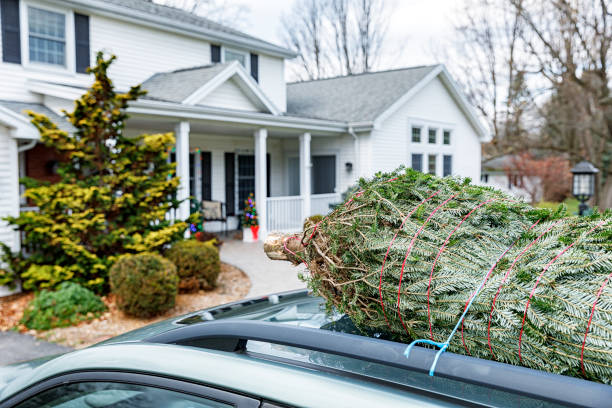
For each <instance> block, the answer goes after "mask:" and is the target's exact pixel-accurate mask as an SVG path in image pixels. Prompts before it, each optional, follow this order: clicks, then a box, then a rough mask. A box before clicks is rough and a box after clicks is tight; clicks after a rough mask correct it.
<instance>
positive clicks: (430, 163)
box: [427, 154, 436, 175]
mask: <svg viewBox="0 0 612 408" xmlns="http://www.w3.org/2000/svg"><path fill="white" fill-rule="evenodd" d="M427 172H428V173H429V174H434V175H435V174H436V155H435V154H430V155H428V157H427Z"/></svg>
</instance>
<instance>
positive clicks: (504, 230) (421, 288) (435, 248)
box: [283, 169, 612, 384]
mask: <svg viewBox="0 0 612 408" xmlns="http://www.w3.org/2000/svg"><path fill="white" fill-rule="evenodd" d="M316 221H318V222H316ZM316 221H315V222H307V223H306V225H305V229H304V232H303V235H302V236H300V237H296V238H295V239H293V242H292V243H291V242H288V241H287V240H286V239H285V242H284V243H283V246H284V249H283V251H285V252H286V253H289V255H288V258H289V259H291V260H292V261H294V262H295V263H298V262H301V261H302V260H303V261H304V262H305V263H306V264H307V267H308V269H309V271H310V274H309V276H308V278H307V279H308V284H309V286H310V287H311V288H312V289H313V291H314V292H315V293H316V294H317V295H320V296H322V297H323V298H325V299H326V301H327V304H328V306H330V307H331V306H333V307H334V308H336V309H337V310H339V311H340V312H343V313H346V314H347V315H348V316H349V317H350V318H351V319H352V321H353V322H354V323H355V325H356V326H357V327H358V328H360V329H361V330H363V331H367V332H369V333H372V331H375V332H379V333H385V334H386V335H387V336H388V337H391V338H393V339H394V340H397V341H402V342H405V343H409V342H411V341H413V340H415V339H431V340H435V341H445V340H446V338H447V337H448V336H449V334H450V332H451V331H452V329H453V327H454V326H455V325H456V324H457V322H458V319H459V318H460V316H461V314H462V313H463V312H464V310H465V309H466V305H467V303H468V301H469V300H470V299H471V296H473V295H474V294H475V291H476V290H477V289H478V288H479V286H481V284H482V283H483V282H484V284H483V285H482V289H481V291H480V292H479V293H478V294H477V296H476V298H475V299H474V302H473V304H472V305H471V307H470V308H469V310H468V312H467V315H466V316H465V319H464V321H463V323H462V325H461V328H460V329H459V330H458V332H457V333H456V335H455V336H454V337H453V338H452V340H451V342H450V344H449V348H448V350H450V351H452V352H455V353H460V354H466V355H471V356H476V357H480V358H485V359H494V360H498V361H502V362H506V363H510V364H516V365H523V366H527V367H531V368H536V369H540V370H544V371H548V372H553V373H560V374H565V375H571V376H579V377H584V378H588V379H590V380H594V381H599V382H603V383H608V384H609V383H611V379H612V287H611V286H612V283H611V284H610V285H608V281H609V279H610V278H611V275H612V214H611V213H610V212H609V211H608V212H605V213H603V214H597V213H596V214H595V215H593V216H590V217H575V216H570V215H569V214H567V213H566V210H565V208H564V207H563V206H561V207H559V209H557V210H555V211H553V210H547V209H535V208H533V207H531V206H529V205H528V204H526V203H524V202H522V201H520V200H517V199H515V198H512V197H510V196H509V195H507V194H504V193H502V192H500V191H497V190H494V189H491V188H487V187H480V186H475V185H471V184H470V183H469V180H463V179H459V178H444V179H442V178H437V177H434V176H430V175H425V174H422V173H419V172H416V171H413V170H404V169H399V170H397V171H396V172H394V173H391V174H379V175H377V176H376V177H374V178H373V179H371V180H362V181H361V182H360V190H359V191H358V192H357V193H356V194H354V195H352V196H351V197H349V198H348V199H347V200H346V201H345V203H343V204H342V205H339V206H338V207H337V208H336V209H335V210H334V211H333V212H332V213H331V214H329V215H328V216H326V217H324V218H323V219H322V220H320V221H319V220H316ZM291 248H293V250H292V249H291ZM294 251H295V254H294Z"/></svg>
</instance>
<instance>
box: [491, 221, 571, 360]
mask: <svg viewBox="0 0 612 408" xmlns="http://www.w3.org/2000/svg"><path fill="white" fill-rule="evenodd" d="M538 222H540V220H538V221H537V222H536V224H537V223H538ZM560 222H561V220H559V221H557V222H555V223H554V224H553V225H551V226H550V227H548V228H547V229H546V231H544V232H542V233H541V234H540V235H539V236H538V237H537V238H536V239H534V240H533V241H531V243H530V244H529V245H527V246H526V247H525V248H524V249H523V250H522V251H521V253H520V254H518V255H517V256H516V258H514V261H512V265H510V268H509V269H508V270H507V271H506V274H505V275H504V277H503V279H502V281H501V283H500V284H499V287H498V288H497V293H495V296H494V297H493V305H491V313H490V314H489V322H488V324H487V342H488V344H489V351H490V352H491V355H492V356H493V358H496V357H495V354H494V353H493V348H492V347H491V320H492V317H493V310H494V309H495V302H496V301H497V296H499V293H500V292H501V289H502V286H504V283H505V282H506V279H508V276H510V272H512V269H513V268H514V265H516V263H517V262H518V261H519V259H521V258H522V257H523V255H524V254H525V252H527V251H528V250H529V248H531V247H532V246H533V244H535V243H536V242H537V241H538V240H539V239H540V238H542V237H543V236H544V234H546V233H547V232H549V231H550V230H551V229H553V227H554V226H555V225H557V224H558V223H560ZM534 225H535V224H534Z"/></svg>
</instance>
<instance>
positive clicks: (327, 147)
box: [127, 114, 356, 240]
mask: <svg viewBox="0 0 612 408" xmlns="http://www.w3.org/2000/svg"><path fill="white" fill-rule="evenodd" d="M166 131H174V133H175V137H176V147H175V148H174V149H173V152H172V153H171V160H174V161H176V174H177V176H178V177H179V178H180V180H181V183H180V186H179V191H178V197H177V198H178V199H179V200H183V201H182V203H181V205H180V207H179V209H178V211H177V212H176V214H175V216H176V217H177V218H178V219H185V218H187V216H188V215H189V212H190V201H189V199H190V198H191V199H195V200H197V201H200V202H201V201H202V200H207V201H220V202H223V203H225V206H226V213H227V216H228V223H227V228H228V229H230V230H231V229H237V228H239V226H240V216H241V215H242V210H243V207H244V200H246V199H247V197H248V196H249V194H250V193H254V195H255V201H256V203H257V211H258V216H259V225H260V233H259V235H260V239H262V240H263V239H265V237H266V235H267V233H268V232H269V231H283V232H294V231H295V232H297V231H299V230H300V229H301V227H302V225H303V222H304V219H305V218H307V217H309V216H311V215H314V214H323V215H324V214H326V213H327V212H329V210H330V204H335V203H338V202H339V201H340V193H341V191H343V190H344V188H345V186H346V185H347V184H348V183H349V182H352V179H353V177H354V174H356V173H355V172H354V171H348V170H347V166H346V165H345V161H346V160H353V159H352V157H347V151H346V148H347V147H348V151H349V152H352V144H351V141H350V136H349V137H348V138H345V137H344V136H345V135H343V134H342V133H340V134H339V132H329V131H322V130H320V129H319V130H318V129H313V130H311V131H304V130H302V129H292V128H291V127H288V126H286V125H281V126H278V125H277V126H274V125H273V124H271V125H268V126H265V127H262V126H254V125H252V124H238V123H236V122H230V121H229V120H227V118H226V119H225V120H216V121H213V120H201V119H195V118H194V119H191V120H181V121H179V122H176V121H175V120H172V119H171V118H159V117H153V116H151V115H144V114H133V115H132V117H131V119H130V121H129V122H128V127H127V132H128V134H137V133H157V132H166ZM345 139H348V140H345ZM347 142H348V143H349V145H348V146H344V144H345V143H347ZM313 146H314V148H313ZM349 156H350V154H349ZM351 170H353V169H351ZM225 227H226V226H225V225H224V224H223V223H222V222H218V221H210V222H207V223H206V225H205V229H206V230H208V231H221V230H223V229H224V228H225Z"/></svg>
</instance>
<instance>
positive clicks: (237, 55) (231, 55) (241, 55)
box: [223, 47, 248, 69]
mask: <svg viewBox="0 0 612 408" xmlns="http://www.w3.org/2000/svg"><path fill="white" fill-rule="evenodd" d="M247 57H248V54H247V53H246V52H242V51H237V50H232V49H228V48H225V47H224V48H223V59H224V61H225V62H232V61H238V62H239V63H240V64H241V65H242V66H243V67H245V68H246V69H248V65H247V64H248V62H247V61H248V58H247Z"/></svg>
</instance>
